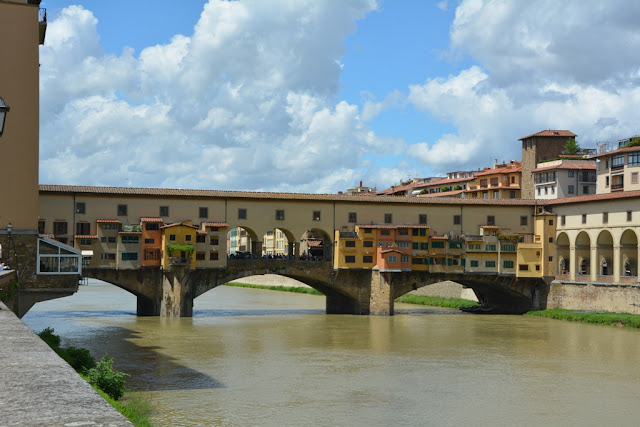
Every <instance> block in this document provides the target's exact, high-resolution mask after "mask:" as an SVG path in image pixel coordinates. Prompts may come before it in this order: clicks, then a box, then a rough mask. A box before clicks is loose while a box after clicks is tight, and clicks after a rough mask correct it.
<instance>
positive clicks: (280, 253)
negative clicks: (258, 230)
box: [261, 228, 294, 259]
mask: <svg viewBox="0 0 640 427" xmlns="http://www.w3.org/2000/svg"><path fill="white" fill-rule="evenodd" d="M288 234H290V233H287V232H285V230H282V229H280V228H274V229H273V230H269V231H267V232H266V233H265V234H264V236H263V238H262V254H261V256H262V258H265V259H289V258H291V257H292V256H293V255H294V254H293V253H292V251H291V246H290V242H291V240H290V239H289V237H288Z"/></svg>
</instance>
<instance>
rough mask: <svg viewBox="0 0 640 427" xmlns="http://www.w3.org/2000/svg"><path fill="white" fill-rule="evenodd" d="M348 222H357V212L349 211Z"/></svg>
mask: <svg viewBox="0 0 640 427" xmlns="http://www.w3.org/2000/svg"><path fill="white" fill-rule="evenodd" d="M349 222H358V214H357V213H356V212H349Z"/></svg>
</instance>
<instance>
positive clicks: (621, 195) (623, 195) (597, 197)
mask: <svg viewBox="0 0 640 427" xmlns="http://www.w3.org/2000/svg"><path fill="white" fill-rule="evenodd" d="M627 198H628V199H633V198H640V190H637V191H619V192H615V193H607V194H590V195H588V196H578V197H565V198H563V199H550V200H548V201H547V200H545V203H541V202H542V201H541V200H538V204H539V205H551V206H553V205H566V204H571V203H580V202H600V201H609V200H616V199H627Z"/></svg>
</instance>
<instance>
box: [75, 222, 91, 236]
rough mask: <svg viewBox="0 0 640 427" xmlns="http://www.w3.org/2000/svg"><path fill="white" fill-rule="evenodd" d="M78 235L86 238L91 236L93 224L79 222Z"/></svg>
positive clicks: (77, 226) (77, 225)
mask: <svg viewBox="0 0 640 427" xmlns="http://www.w3.org/2000/svg"><path fill="white" fill-rule="evenodd" d="M76 234H79V235H80V236H86V235H88V234H91V224H89V223H88V222H79V223H77V224H76Z"/></svg>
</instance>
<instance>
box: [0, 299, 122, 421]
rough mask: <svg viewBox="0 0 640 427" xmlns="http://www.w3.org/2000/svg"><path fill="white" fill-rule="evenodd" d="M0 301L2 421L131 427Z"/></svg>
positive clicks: (0, 413)
mask: <svg viewBox="0 0 640 427" xmlns="http://www.w3.org/2000/svg"><path fill="white" fill-rule="evenodd" d="M132 425H133V424H131V423H130V422H129V421H128V420H127V419H126V418H125V417H124V416H123V415H121V414H120V413H119V412H117V411H116V410H115V409H113V407H112V406H111V405H110V404H109V403H107V402H106V401H105V400H104V399H103V398H102V397H101V396H100V395H99V394H98V393H97V392H96V391H95V390H94V389H93V387H91V386H90V385H89V384H88V383H87V382H86V381H85V380H83V379H82V378H80V376H79V375H78V374H76V371H75V370H74V369H73V368H72V367H71V366H69V365H68V364H67V363H66V362H65V361H64V360H62V359H61V358H60V357H59V356H58V355H57V354H56V353H55V352H54V351H53V350H51V349H50V348H49V346H48V345H47V344H45V343H44V342H43V341H42V340H41V339H40V338H39V337H38V336H37V335H36V334H34V333H33V332H32V331H31V329H29V328H28V327H27V326H26V325H25V324H24V323H22V321H21V320H20V319H18V318H17V317H16V316H15V315H14V314H13V312H11V311H10V310H9V309H8V308H7V307H6V306H5V305H4V304H2V303H1V302H0V426H2V427H4V426H21V427H24V426H77V427H81V426H114V427H116V426H118V427H119V426H132Z"/></svg>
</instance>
